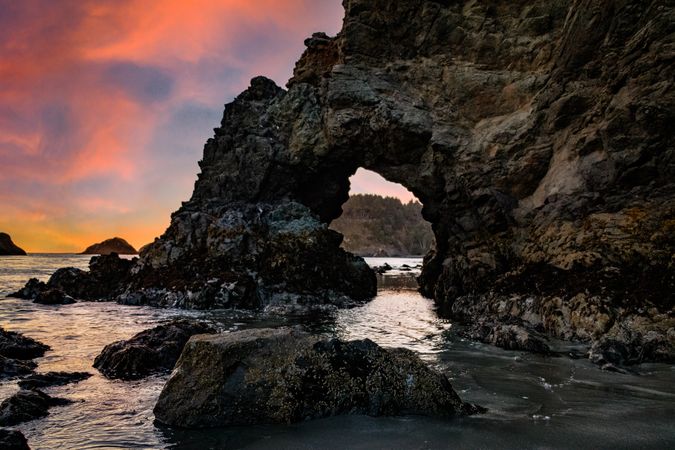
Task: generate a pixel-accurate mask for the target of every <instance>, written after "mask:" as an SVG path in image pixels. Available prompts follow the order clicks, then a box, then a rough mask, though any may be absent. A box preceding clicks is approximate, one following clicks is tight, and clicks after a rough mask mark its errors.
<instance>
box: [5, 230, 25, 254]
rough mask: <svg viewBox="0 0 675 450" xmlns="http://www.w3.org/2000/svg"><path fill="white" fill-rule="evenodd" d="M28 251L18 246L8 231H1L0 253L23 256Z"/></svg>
mask: <svg viewBox="0 0 675 450" xmlns="http://www.w3.org/2000/svg"><path fill="white" fill-rule="evenodd" d="M25 254H26V251H25V250H24V249H22V248H20V247H18V246H17V245H16V244H15V243H14V242H12V238H11V237H10V236H9V234H7V233H0V255H8V256H23V255H25Z"/></svg>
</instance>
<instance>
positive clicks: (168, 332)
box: [94, 320, 215, 380]
mask: <svg viewBox="0 0 675 450" xmlns="http://www.w3.org/2000/svg"><path fill="white" fill-rule="evenodd" d="M205 333H215V330H214V329H213V328H212V327H211V326H209V325H207V324H205V323H202V322H193V321H188V320H175V321H173V322H170V323H168V324H165V325H160V326H157V327H155V328H152V329H150V330H145V331H142V332H140V333H138V334H137V335H135V336H134V337H132V338H131V339H129V340H126V341H118V342H114V343H112V344H109V345H106V347H105V348H104V349H103V351H102V352H101V353H100V354H99V355H98V356H97V357H96V359H95V360H94V367H95V368H97V369H98V370H99V371H100V372H101V373H102V374H103V375H104V376H106V377H108V378H120V379H123V380H136V379H140V378H144V377H147V376H149V375H152V374H156V373H165V372H170V371H171V369H173V367H174V365H175V364H176V361H177V360H178V357H179V356H180V354H181V352H182V351H183V347H184V346H185V344H186V343H187V341H188V340H189V339H190V337H191V336H193V335H195V334H205Z"/></svg>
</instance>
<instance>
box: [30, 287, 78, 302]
mask: <svg viewBox="0 0 675 450" xmlns="http://www.w3.org/2000/svg"><path fill="white" fill-rule="evenodd" d="M33 303H39V304H40V305H72V304H73V303H75V299H74V298H73V297H71V296H70V295H68V294H66V293H65V292H63V291H62V290H61V289H47V290H45V291H42V292H40V293H38V294H37V296H35V300H33Z"/></svg>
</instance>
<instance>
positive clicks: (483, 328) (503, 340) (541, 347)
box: [461, 321, 555, 356]
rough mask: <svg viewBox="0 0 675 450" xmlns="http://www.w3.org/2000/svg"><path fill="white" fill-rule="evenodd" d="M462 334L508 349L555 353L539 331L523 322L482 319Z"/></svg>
mask: <svg viewBox="0 0 675 450" xmlns="http://www.w3.org/2000/svg"><path fill="white" fill-rule="evenodd" d="M461 335H462V336H464V337H466V338H469V339H472V340H474V341H480V342H484V343H486V344H491V345H494V346H496V347H500V348H503V349H506V350H517V351H526V352H530V353H538V354H540V355H546V356H552V355H554V354H555V353H554V352H553V351H551V348H550V347H549V346H548V344H546V342H545V341H544V339H543V338H542V337H541V336H539V335H538V333H536V332H534V331H533V330H529V329H527V327H524V326H523V325H522V324H517V323H515V324H504V323H490V322H486V321H481V322H478V323H475V324H472V325H471V326H469V327H467V328H466V329H464V330H462V331H461Z"/></svg>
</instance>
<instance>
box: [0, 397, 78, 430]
mask: <svg viewBox="0 0 675 450" xmlns="http://www.w3.org/2000/svg"><path fill="white" fill-rule="evenodd" d="M71 403H72V402H71V401H70V400H65V399H62V398H54V397H50V396H49V395H47V394H45V393H44V392H42V391H37V390H36V391H27V390H21V391H19V392H17V393H16V394H14V395H12V396H11V397H9V398H7V399H5V400H4V401H3V402H2V403H0V426H3V427H6V426H11V425H17V424H19V423H23V422H28V421H30V420H35V419H39V418H41V417H45V416H47V415H48V414H49V408H51V407H53V406H65V405H69V404H71Z"/></svg>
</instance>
